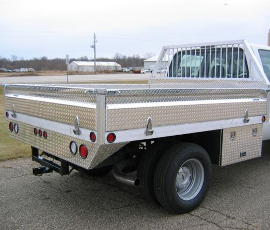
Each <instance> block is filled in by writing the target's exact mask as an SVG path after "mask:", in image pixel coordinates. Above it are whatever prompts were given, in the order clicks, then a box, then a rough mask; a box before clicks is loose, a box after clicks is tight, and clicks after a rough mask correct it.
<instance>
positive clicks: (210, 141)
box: [97, 130, 222, 168]
mask: <svg viewBox="0 0 270 230" xmlns="http://www.w3.org/2000/svg"><path fill="white" fill-rule="evenodd" d="M221 137H222V130H213V131H206V132H200V133H192V134H185V135H180V136H172V137H163V138H157V139H151V140H140V141H133V142H130V143H128V144H127V145H125V146H124V147H123V148H121V149H120V150H119V151H117V152H116V153H114V154H113V155H111V156H110V157H109V158H107V159H106V160H105V161H104V162H102V163H101V164H100V165H99V166H98V167H97V168H99V167H104V166H107V165H113V164H116V163H118V162H120V161H121V160H123V159H127V158H133V157H137V158H138V159H139V158H140V157H141V156H142V154H143V153H144V152H145V151H146V150H147V149H148V148H149V147H150V146H151V145H152V144H153V143H154V142H158V141H164V140H165V141H167V140H168V141H169V140H175V141H181V142H189V143H194V144H197V145H199V146H201V147H203V148H204V149H205V150H206V151H207V153H208V154H209V157H210V159H211V162H212V164H216V165H219V162H220V156H221V146H222V138H221Z"/></svg>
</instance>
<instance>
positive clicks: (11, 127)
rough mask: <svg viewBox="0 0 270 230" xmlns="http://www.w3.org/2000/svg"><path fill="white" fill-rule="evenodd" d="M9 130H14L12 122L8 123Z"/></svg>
mask: <svg viewBox="0 0 270 230" xmlns="http://www.w3.org/2000/svg"><path fill="white" fill-rule="evenodd" d="M9 130H10V131H11V132H13V130H14V125H13V123H12V122H10V123H9Z"/></svg>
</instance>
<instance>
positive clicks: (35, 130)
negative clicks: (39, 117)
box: [34, 128, 38, 136]
mask: <svg viewBox="0 0 270 230" xmlns="http://www.w3.org/2000/svg"><path fill="white" fill-rule="evenodd" d="M34 134H35V135H36V136H37V135H38V130H37V128H34Z"/></svg>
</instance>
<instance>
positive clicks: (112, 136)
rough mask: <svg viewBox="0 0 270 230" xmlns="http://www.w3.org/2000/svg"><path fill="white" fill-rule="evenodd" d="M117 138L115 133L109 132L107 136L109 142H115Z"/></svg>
mask: <svg viewBox="0 0 270 230" xmlns="http://www.w3.org/2000/svg"><path fill="white" fill-rule="evenodd" d="M115 140H116V136H115V134H114V133H109V134H108V136H107V141H108V142H109V143H113V142H115Z"/></svg>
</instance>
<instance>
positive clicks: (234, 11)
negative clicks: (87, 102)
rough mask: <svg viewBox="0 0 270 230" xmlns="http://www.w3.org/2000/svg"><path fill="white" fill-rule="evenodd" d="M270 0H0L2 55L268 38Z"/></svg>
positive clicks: (130, 51) (128, 50)
mask: <svg viewBox="0 0 270 230" xmlns="http://www.w3.org/2000/svg"><path fill="white" fill-rule="evenodd" d="M269 29H270V0H174V1H173V0H162V1H160V0H154V1H147V0H134V1H128V0H113V1H111V0H110V1H104V0H95V1H93V0H76V1H74V0H0V56H1V57H5V58H11V55H16V56H18V57H23V58H25V59H30V58H33V57H42V56H47V57H48V58H55V57H59V58H65V56H66V54H69V55H70V57H75V58H77V57H81V56H85V55H87V56H88V57H89V58H93V49H91V48H90V46H91V45H92V44H93V34H94V33H96V35H97V40H98V42H97V56H98V57H113V56H114V55H115V53H121V54H123V55H134V54H139V55H140V56H142V57H144V56H145V55H146V54H147V53H154V54H159V52H160V50H161V48H162V46H164V45H177V44H185V43H193V42H208V41H223V40H235V39H246V40H248V41H249V42H251V43H258V44H261V45H266V44H267V34H268V32H269Z"/></svg>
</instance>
